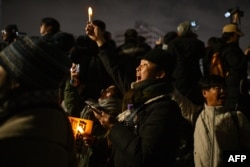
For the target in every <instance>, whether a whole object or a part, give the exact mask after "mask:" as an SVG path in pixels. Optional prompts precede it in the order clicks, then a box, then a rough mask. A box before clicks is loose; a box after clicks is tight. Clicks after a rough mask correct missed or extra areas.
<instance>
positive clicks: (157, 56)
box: [142, 48, 176, 77]
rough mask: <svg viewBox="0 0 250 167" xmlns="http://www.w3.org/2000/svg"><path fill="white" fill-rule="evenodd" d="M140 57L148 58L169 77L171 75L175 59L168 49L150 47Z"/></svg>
mask: <svg viewBox="0 0 250 167" xmlns="http://www.w3.org/2000/svg"><path fill="white" fill-rule="evenodd" d="M142 59H145V60H148V61H150V62H153V63H155V64H156V65H157V66H159V67H161V68H162V69H163V70H164V71H165V72H166V74H168V75H169V77H172V74H173V72H174V68H175V64H176V60H175V58H174V56H172V55H171V54H170V53H169V52H168V51H166V50H162V49H158V48H157V49H152V50H151V51H149V52H148V53H147V54H146V55H145V56H144V57H142Z"/></svg>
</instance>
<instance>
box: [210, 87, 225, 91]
mask: <svg viewBox="0 0 250 167" xmlns="http://www.w3.org/2000/svg"><path fill="white" fill-rule="evenodd" d="M211 89H214V90H216V91H218V92H220V91H222V90H225V89H226V88H225V87H222V86H214V87H211Z"/></svg>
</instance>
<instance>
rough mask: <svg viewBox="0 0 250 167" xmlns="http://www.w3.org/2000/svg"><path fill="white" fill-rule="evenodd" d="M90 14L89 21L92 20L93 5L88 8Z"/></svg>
mask: <svg viewBox="0 0 250 167" xmlns="http://www.w3.org/2000/svg"><path fill="white" fill-rule="evenodd" d="M88 14H89V22H91V17H92V15H93V11H92V8H91V7H89V9H88Z"/></svg>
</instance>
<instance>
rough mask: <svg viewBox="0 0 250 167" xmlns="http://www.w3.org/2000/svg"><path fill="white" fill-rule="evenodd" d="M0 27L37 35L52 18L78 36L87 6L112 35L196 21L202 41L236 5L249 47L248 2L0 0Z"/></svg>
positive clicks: (169, 28)
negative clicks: (136, 28)
mask: <svg viewBox="0 0 250 167" xmlns="http://www.w3.org/2000/svg"><path fill="white" fill-rule="evenodd" d="M0 5H1V6H0V7H1V10H0V12H1V13H0V26H1V28H3V27H4V26H5V25H6V24H12V23H15V24H17V25H18V28H19V31H21V32H26V33H28V35H39V26H40V21H41V18H43V17H47V16H50V17H54V18H56V19H57V20H58V21H59V22H60V23H61V30H62V31H66V32H70V33H73V34H74V35H80V34H83V33H84V26H85V23H86V22H87V19H88V15H87V10H88V7H89V6H91V7H92V8H93V12H94V19H101V20H103V21H105V22H106V24H107V29H108V30H109V31H110V32H111V33H112V34H113V36H115V35H116V34H123V32H124V31H125V30H126V29H127V28H132V27H134V25H135V22H136V21H138V20H142V21H145V22H147V23H148V24H150V25H152V26H155V27H157V28H158V29H160V30H161V31H162V32H164V33H166V32H168V31H172V30H176V26H177V25H178V23H180V22H182V21H185V20H196V21H197V22H198V24H199V25H200V27H199V29H198V31H197V33H198V35H199V38H200V39H201V40H203V41H204V42H206V41H207V39H208V38H209V37H211V36H220V35H221V30H222V27H223V25H224V24H227V23H229V22H230V19H229V18H225V17H224V13H225V12H226V11H227V10H228V9H230V8H234V7H236V6H239V7H240V9H241V10H243V11H244V17H243V18H241V27H242V31H243V32H244V33H245V34H246V35H245V36H244V37H242V38H241V42H240V45H241V48H242V49H245V48H246V47H247V46H249V45H250V40H249V39H250V38H249V37H250V1H249V0H207V1H205V0H0Z"/></svg>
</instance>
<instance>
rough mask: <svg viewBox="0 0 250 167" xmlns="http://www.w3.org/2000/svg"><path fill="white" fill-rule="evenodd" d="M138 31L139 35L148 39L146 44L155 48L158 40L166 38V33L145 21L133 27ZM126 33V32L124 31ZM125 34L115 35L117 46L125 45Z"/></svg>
mask: <svg viewBox="0 0 250 167" xmlns="http://www.w3.org/2000/svg"><path fill="white" fill-rule="evenodd" d="M133 28H135V29H136V30H137V32H138V35H140V36H143V37H144V38H146V42H147V43H148V44H149V45H150V46H151V47H152V48H153V47H154V46H155V42H156V40H158V39H159V38H160V37H163V36H164V33H163V32H162V31H161V30H159V29H158V28H156V27H154V26H152V25H149V24H147V23H146V22H144V21H136V22H135V26H134V27H133ZM124 32H125V31H124ZM124 32H121V33H117V34H115V35H114V40H115V42H116V44H117V46H119V45H121V44H123V43H124Z"/></svg>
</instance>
